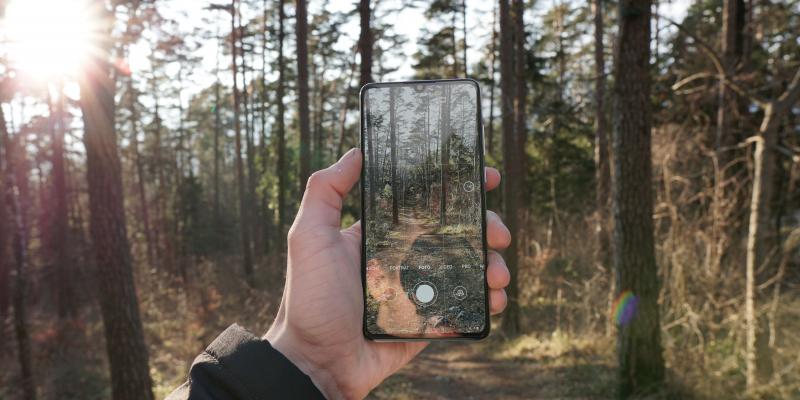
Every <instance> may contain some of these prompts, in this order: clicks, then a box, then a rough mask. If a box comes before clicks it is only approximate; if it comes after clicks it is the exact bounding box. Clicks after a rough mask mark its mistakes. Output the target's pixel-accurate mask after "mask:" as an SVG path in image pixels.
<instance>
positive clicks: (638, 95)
mask: <svg viewBox="0 0 800 400" xmlns="http://www.w3.org/2000/svg"><path fill="white" fill-rule="evenodd" d="M650 8H651V2H650V0H623V1H622V2H620V4H619V14H618V15H620V18H619V39H618V43H617V49H616V51H617V53H616V65H615V68H614V140H613V143H614V154H620V155H624V157H622V156H620V157H614V160H613V161H614V172H615V173H614V181H613V184H612V185H613V187H612V192H613V210H614V236H613V241H612V246H613V255H614V268H615V269H616V272H617V287H618V288H619V291H620V293H625V292H626V291H630V292H631V293H632V294H633V295H634V296H635V299H636V300H634V301H633V302H632V303H631V304H630V307H633V308H635V314H634V315H633V316H632V318H631V319H630V321H622V322H623V323H620V325H619V338H618V346H617V349H618V359H619V372H618V373H619V383H618V384H619V389H618V395H619V396H620V397H621V398H629V397H631V396H639V395H645V394H647V393H651V392H653V391H655V390H658V389H659V388H660V386H661V385H662V383H663V380H664V358H663V355H662V350H661V327H660V320H659V307H658V293H659V284H658V278H657V265H656V258H655V242H654V233H653V189H652V158H651V149H650V146H651V139H650V135H651V133H650V129H651V110H650V70H649V68H650V63H649V59H650ZM637 303H638V304H637Z"/></svg>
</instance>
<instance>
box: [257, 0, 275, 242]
mask: <svg viewBox="0 0 800 400" xmlns="http://www.w3.org/2000/svg"><path fill="white" fill-rule="evenodd" d="M262 7H263V9H264V14H263V15H262V18H263V24H264V25H263V26H262V28H261V82H260V84H261V86H260V89H261V93H260V95H261V96H260V98H261V106H260V111H261V113H260V114H261V115H260V119H261V148H260V151H259V153H261V176H264V175H266V174H267V169H268V168H269V150H268V147H267V102H268V101H269V96H268V95H267V41H268V38H267V32H268V29H269V28H268V26H267V19H268V18H267V17H268V15H267V0H262ZM261 212H262V213H263V221H264V226H263V234H262V239H263V242H262V244H261V245H262V250H263V251H264V254H269V253H270V250H271V249H270V243H271V240H270V235H271V231H272V217H273V215H272V210H270V209H269V199H268V196H267V195H266V194H264V195H262V196H261Z"/></svg>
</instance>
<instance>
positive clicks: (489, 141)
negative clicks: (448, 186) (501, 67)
mask: <svg viewBox="0 0 800 400" xmlns="http://www.w3.org/2000/svg"><path fill="white" fill-rule="evenodd" d="M489 49H490V50H489V51H490V52H491V53H492V54H491V57H490V61H489V62H490V63H491V65H489V132H487V134H486V152H487V153H488V154H489V155H494V87H495V72H496V71H495V65H497V2H495V3H494V6H493V8H492V43H491V44H490V45H489Z"/></svg>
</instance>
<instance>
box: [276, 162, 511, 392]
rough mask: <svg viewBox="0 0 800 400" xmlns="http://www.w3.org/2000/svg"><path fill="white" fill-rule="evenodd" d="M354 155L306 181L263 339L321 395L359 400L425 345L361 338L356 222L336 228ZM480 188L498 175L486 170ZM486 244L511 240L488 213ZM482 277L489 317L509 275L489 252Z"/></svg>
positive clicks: (353, 177) (355, 172)
mask: <svg viewBox="0 0 800 400" xmlns="http://www.w3.org/2000/svg"><path fill="white" fill-rule="evenodd" d="M361 162H362V160H361V152H360V151H359V150H358V149H351V150H350V151H349V152H347V154H345V155H344V156H343V157H342V158H341V159H340V160H339V161H338V162H337V163H335V164H333V165H332V166H330V167H328V168H327V169H324V170H321V171H318V172H316V173H314V174H313V175H312V176H311V178H310V179H309V180H308V185H307V187H306V191H305V195H304V196H303V202H302V203H301V204H300V211H299V212H298V214H297V218H295V221H294V224H293V225H292V227H291V229H289V253H288V271H287V275H286V286H285V287H284V291H283V298H282V299H281V304H280V308H279V309H278V315H277V317H275V321H274V322H273V324H272V326H271V327H270V329H269V331H268V332H267V334H266V335H265V336H264V337H265V339H267V340H268V341H269V342H270V344H271V345H272V346H273V347H274V348H275V349H277V350H278V351H280V352H281V353H282V354H283V355H284V356H286V358H288V359H289V360H290V361H292V362H293V363H294V364H295V365H297V367H298V368H300V370H302V371H303V372H304V373H306V374H307V375H308V376H309V377H311V380H312V381H314V384H315V385H316V386H317V388H319V389H320V391H321V392H322V393H323V394H324V395H325V396H326V397H328V398H332V399H340V398H348V399H350V398H357V399H359V398H363V397H364V396H366V395H367V394H368V393H369V391H370V390H372V389H373V388H374V387H375V386H377V385H378V384H379V383H381V381H383V380H384V379H385V378H387V377H388V376H389V375H391V374H392V373H394V372H395V371H397V370H398V369H400V368H401V367H402V366H404V365H405V364H407V363H408V362H409V361H411V359H413V358H414V357H415V356H416V355H417V354H418V353H419V352H420V351H422V349H424V348H425V346H426V345H427V343H424V342H403V343H378V342H372V341H368V340H366V339H365V338H364V335H363V333H362V318H363V310H364V303H363V293H362V290H363V289H362V287H361V223H360V222H356V223H355V224H353V225H352V226H351V227H349V228H347V229H345V230H339V227H340V223H341V221H340V218H341V211H342V200H343V198H344V196H345V195H346V194H347V193H348V192H349V191H350V189H351V188H352V187H353V185H354V184H355V183H356V182H357V181H358V179H359V176H360V172H361ZM485 174H486V189H487V190H491V189H494V188H495V187H497V185H498V184H499V183H500V173H499V172H498V171H497V170H496V169H494V168H486V171H485ZM487 221H488V226H487V239H488V243H489V247H491V248H494V249H503V248H505V247H507V246H508V244H509V243H510V241H511V236H510V234H509V231H508V229H507V228H506V227H505V225H503V222H502V221H501V220H500V218H499V217H498V216H497V214H495V213H493V212H491V211H487ZM488 264H489V267H488V270H487V277H488V283H489V288H490V289H491V290H490V292H489V303H490V309H491V313H492V314H497V313H499V312H501V311H502V310H503V309H504V308H505V306H506V293H505V290H504V288H505V287H506V285H508V283H509V280H510V275H509V272H508V268H507V267H506V265H505V262H504V261H503V258H502V257H501V256H500V255H499V254H498V253H497V252H495V251H490V252H489V260H488Z"/></svg>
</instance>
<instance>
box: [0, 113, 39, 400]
mask: <svg viewBox="0 0 800 400" xmlns="http://www.w3.org/2000/svg"><path fill="white" fill-rule="evenodd" d="M0 145H2V147H3V149H4V150H5V172H6V175H5V177H4V182H3V184H4V187H3V188H2V190H3V200H4V202H5V206H6V207H8V212H9V214H10V217H11V224H10V225H11V226H10V229H9V230H10V231H11V235H10V236H11V248H12V255H13V259H14V272H15V274H16V276H15V279H14V292H13V294H12V304H13V306H14V334H15V337H16V341H17V361H18V362H19V367H20V386H21V387H22V398H23V399H25V400H34V399H36V386H35V382H34V378H33V362H32V360H31V339H30V334H29V332H28V322H27V313H26V304H25V300H26V297H27V296H26V292H27V289H28V234H27V231H28V229H27V227H26V226H25V224H26V223H25V218H24V216H23V213H24V210H23V207H22V206H21V204H25V203H27V199H24V198H23V199H20V198H19V197H20V196H21V195H23V194H24V192H23V191H22V190H19V188H20V187H19V186H18V185H17V182H16V181H17V177H18V176H20V175H23V176H25V175H27V173H26V172H25V171H24V170H23V169H24V166H23V165H21V164H22V163H21V162H20V163H19V164H20V165H17V162H18V161H17V159H15V156H14V154H15V153H17V150H18V149H20V150H21V148H20V147H19V146H14V145H13V144H12V142H11V140H10V138H9V136H8V130H7V128H6V120H5V114H3V109H2V107H0ZM17 157H20V156H17ZM3 244H4V243H2V242H0V246H1V245H3Z"/></svg>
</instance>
